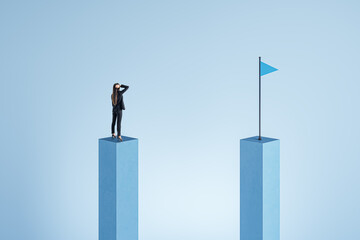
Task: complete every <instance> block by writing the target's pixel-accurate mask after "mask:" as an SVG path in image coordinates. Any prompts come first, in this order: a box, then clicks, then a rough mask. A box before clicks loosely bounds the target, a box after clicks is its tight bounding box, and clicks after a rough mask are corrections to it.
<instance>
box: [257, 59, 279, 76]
mask: <svg viewBox="0 0 360 240" xmlns="http://www.w3.org/2000/svg"><path fill="white" fill-rule="evenodd" d="M275 71H277V69H276V68H274V67H272V66H270V65H267V64H266V63H264V62H260V76H264V75H265V74H268V73H272V72H275Z"/></svg>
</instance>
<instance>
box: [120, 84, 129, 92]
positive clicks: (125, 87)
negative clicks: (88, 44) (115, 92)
mask: <svg viewBox="0 0 360 240" xmlns="http://www.w3.org/2000/svg"><path fill="white" fill-rule="evenodd" d="M120 88H124V89H123V90H120V93H121V94H123V93H124V92H126V91H127V90H128V89H129V86H126V85H123V84H121V85H120Z"/></svg>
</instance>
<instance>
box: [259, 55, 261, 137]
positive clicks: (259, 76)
mask: <svg viewBox="0 0 360 240" xmlns="http://www.w3.org/2000/svg"><path fill="white" fill-rule="evenodd" d="M259 140H261V57H259Z"/></svg>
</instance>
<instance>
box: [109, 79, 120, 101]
mask: <svg viewBox="0 0 360 240" xmlns="http://www.w3.org/2000/svg"><path fill="white" fill-rule="evenodd" d="M119 88H120V84H119V83H114V85H113V93H112V95H111V100H112V103H113V104H114V105H116V103H117V91H118V90H119Z"/></svg>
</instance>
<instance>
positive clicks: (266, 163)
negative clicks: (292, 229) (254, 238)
mask: <svg viewBox="0 0 360 240" xmlns="http://www.w3.org/2000/svg"><path fill="white" fill-rule="evenodd" d="M263 236H264V240H280V140H276V141H272V142H268V143H265V144H264V146H263Z"/></svg>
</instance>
